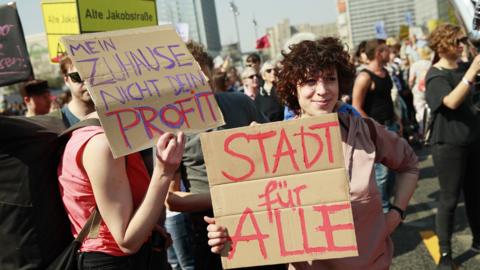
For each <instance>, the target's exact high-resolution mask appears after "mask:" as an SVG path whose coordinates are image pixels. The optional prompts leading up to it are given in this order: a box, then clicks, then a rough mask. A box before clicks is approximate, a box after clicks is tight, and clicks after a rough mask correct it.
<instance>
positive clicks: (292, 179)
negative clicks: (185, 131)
mask: <svg viewBox="0 0 480 270" xmlns="http://www.w3.org/2000/svg"><path fill="white" fill-rule="evenodd" d="M340 136H341V135H340V129H339V122H338V118H337V115H336V114H327V115H322V116H319V117H312V118H305V119H298V120H293V121H287V122H277V123H270V124H263V125H258V126H253V127H244V128H238V129H230V130H224V131H217V132H210V133H204V134H202V135H201V141H202V150H203V154H204V158H205V164H206V166H207V173H208V178H209V184H210V191H211V195H212V204H213V209H214V213H215V217H216V219H217V223H218V224H221V225H224V226H226V228H227V230H228V232H229V235H230V237H231V238H232V247H234V248H233V249H232V250H231V251H230V252H228V251H225V254H223V257H222V263H223V267H224V268H237V267H248V266H255V265H267V264H277V263H287V262H297V261H308V260H318V259H327V258H341V257H348V256H356V255H358V253H357V247H356V239H355V231H354V226H353V217H352V212H351V205H350V198H349V186H348V176H347V174H346V170H345V168H344V160H343V149H342V145H341V137H340Z"/></svg>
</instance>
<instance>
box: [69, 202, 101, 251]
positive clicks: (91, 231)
mask: <svg viewBox="0 0 480 270" xmlns="http://www.w3.org/2000/svg"><path fill="white" fill-rule="evenodd" d="M101 221H102V217H101V216H100V212H99V211H98V210H97V208H96V207H95V209H93V211H92V213H91V214H90V217H89V218H88V220H87V222H86V223H85V225H83V228H82V230H81V231H80V232H79V233H78V235H77V238H75V242H78V243H83V241H84V240H85V238H86V237H87V235H88V237H89V238H96V237H97V235H98V229H99V228H100V222H101Z"/></svg>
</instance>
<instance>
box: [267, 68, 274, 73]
mask: <svg viewBox="0 0 480 270" xmlns="http://www.w3.org/2000/svg"><path fill="white" fill-rule="evenodd" d="M272 71H273V68H269V69H265V72H267V73H270V72H272Z"/></svg>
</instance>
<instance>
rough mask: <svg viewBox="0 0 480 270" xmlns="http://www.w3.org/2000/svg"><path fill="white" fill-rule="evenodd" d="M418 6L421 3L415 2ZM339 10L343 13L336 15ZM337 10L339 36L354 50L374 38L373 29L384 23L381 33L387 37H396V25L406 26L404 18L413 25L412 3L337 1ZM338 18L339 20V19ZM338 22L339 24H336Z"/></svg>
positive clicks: (395, 0) (410, 0)
mask: <svg viewBox="0 0 480 270" xmlns="http://www.w3.org/2000/svg"><path fill="white" fill-rule="evenodd" d="M417 2H421V3H422V4H423V2H424V1H423V0H422V1H417ZM339 8H343V11H344V12H342V13H341V12H340V10H339ZM337 10H338V11H339V14H342V15H341V16H339V19H337V23H338V24H339V32H340V33H341V35H340V36H341V37H342V38H343V39H344V40H345V41H346V42H347V43H348V44H349V45H350V46H357V45H358V44H359V43H360V42H361V41H362V40H367V39H372V38H375V37H376V30H375V25H376V24H377V23H378V22H383V23H384V26H385V27H384V29H385V32H386V34H387V36H389V37H397V36H398V34H399V30H400V25H406V24H407V19H406V17H407V14H410V16H411V17H412V22H413V23H415V18H416V16H415V15H416V13H415V5H414V1H413V0H389V1H387V2H386V1H382V0H338V1H337ZM340 17H341V18H340ZM338 20H342V21H341V22H339V21H338Z"/></svg>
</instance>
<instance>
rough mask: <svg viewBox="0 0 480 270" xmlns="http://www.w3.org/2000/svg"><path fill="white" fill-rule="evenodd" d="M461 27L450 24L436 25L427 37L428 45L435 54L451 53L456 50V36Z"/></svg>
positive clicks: (454, 52)
mask: <svg viewBox="0 0 480 270" xmlns="http://www.w3.org/2000/svg"><path fill="white" fill-rule="evenodd" d="M461 31H462V29H461V28H460V27H459V26H456V25H452V24H448V23H447V24H442V25H440V26H438V27H437V28H436V29H435V30H433V32H432V33H431V34H430V36H429V37H428V46H429V47H430V48H431V49H432V50H433V51H434V52H435V53H437V54H445V55H453V54H456V50H457V38H458V34H459V33H461Z"/></svg>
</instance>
